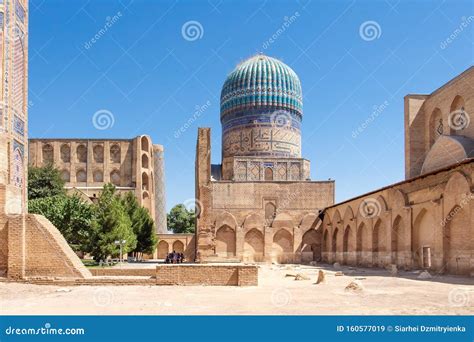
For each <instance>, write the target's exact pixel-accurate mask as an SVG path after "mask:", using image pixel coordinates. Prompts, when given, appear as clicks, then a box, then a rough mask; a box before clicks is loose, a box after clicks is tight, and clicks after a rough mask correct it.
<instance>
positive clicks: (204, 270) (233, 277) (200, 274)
mask: <svg viewBox="0 0 474 342" xmlns="http://www.w3.org/2000/svg"><path fill="white" fill-rule="evenodd" d="M156 283H157V285H213V286H256V285H258V268H257V266H240V265H235V266H233V265H160V266H157V267H156Z"/></svg>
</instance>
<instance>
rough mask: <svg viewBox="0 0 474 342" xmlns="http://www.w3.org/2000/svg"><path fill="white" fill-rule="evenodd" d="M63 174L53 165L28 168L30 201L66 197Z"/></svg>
mask: <svg viewBox="0 0 474 342" xmlns="http://www.w3.org/2000/svg"><path fill="white" fill-rule="evenodd" d="M65 193H66V191H65V190H64V181H63V179H62V178H61V173H60V172H59V170H58V169H56V168H55V167H54V166H52V165H47V166H43V167H34V166H30V167H29V168H28V199H29V200H32V199H36V198H44V197H51V196H57V195H64V194H65Z"/></svg>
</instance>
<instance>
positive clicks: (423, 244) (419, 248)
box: [412, 208, 437, 268]
mask: <svg viewBox="0 0 474 342" xmlns="http://www.w3.org/2000/svg"><path fill="white" fill-rule="evenodd" d="M414 217H415V220H414V221H413V230H412V257H413V262H414V265H415V267H419V268H431V256H432V255H433V253H434V252H435V250H434V237H435V230H434V228H435V227H437V224H436V222H434V219H433V214H432V213H430V212H429V211H428V210H427V209H426V208H422V209H421V210H420V211H419V212H418V214H416V215H415V216H414Z"/></svg>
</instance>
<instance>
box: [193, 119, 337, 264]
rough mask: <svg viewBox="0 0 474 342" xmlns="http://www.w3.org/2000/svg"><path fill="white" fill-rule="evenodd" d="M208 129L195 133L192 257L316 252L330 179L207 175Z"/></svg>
mask: <svg viewBox="0 0 474 342" xmlns="http://www.w3.org/2000/svg"><path fill="white" fill-rule="evenodd" d="M210 154H211V146H210V129H209V128H200V129H199V131H198V141H197V155H196V199H197V204H198V205H197V206H198V215H197V220H196V222H197V226H196V252H197V254H196V257H197V261H199V262H214V261H245V262H252V261H255V262H301V261H311V260H316V259H317V258H318V256H319V255H320V253H321V251H320V249H321V245H320V240H321V238H320V236H319V235H320V232H319V231H317V230H316V229H314V228H315V227H316V225H317V221H318V213H319V211H321V210H322V209H324V208H325V207H327V206H329V205H331V204H332V203H333V202H334V182H333V181H322V182H318V181H307V180H299V181H256V182H252V181H227V180H222V181H216V180H212V179H211V164H210Z"/></svg>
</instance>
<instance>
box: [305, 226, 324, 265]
mask: <svg viewBox="0 0 474 342" xmlns="http://www.w3.org/2000/svg"><path fill="white" fill-rule="evenodd" d="M319 260H321V230H319V231H317V230H315V229H309V230H308V231H307V232H306V233H304V235H303V238H302V246H301V261H303V262H308V261H319Z"/></svg>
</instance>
